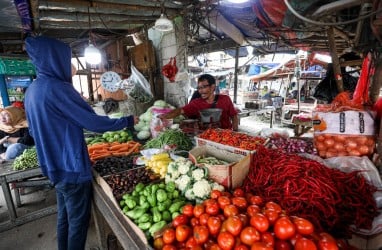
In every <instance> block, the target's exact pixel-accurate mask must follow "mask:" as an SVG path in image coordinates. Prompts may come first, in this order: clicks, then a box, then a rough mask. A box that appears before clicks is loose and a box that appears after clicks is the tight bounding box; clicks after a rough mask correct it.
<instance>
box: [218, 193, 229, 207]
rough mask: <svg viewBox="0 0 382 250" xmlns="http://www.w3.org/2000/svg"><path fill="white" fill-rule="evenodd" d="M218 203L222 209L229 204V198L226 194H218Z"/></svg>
mask: <svg viewBox="0 0 382 250" xmlns="http://www.w3.org/2000/svg"><path fill="white" fill-rule="evenodd" d="M218 204H219V207H220V208H221V209H224V208H225V207H226V206H227V205H229V204H231V199H230V198H229V197H227V196H220V197H219V198H218Z"/></svg>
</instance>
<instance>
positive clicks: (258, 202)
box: [249, 195, 263, 206]
mask: <svg viewBox="0 0 382 250" xmlns="http://www.w3.org/2000/svg"><path fill="white" fill-rule="evenodd" d="M249 203H250V204H252V205H258V206H261V205H262V204H263V198H261V197H260V196H258V195H253V196H251V197H250V198H249Z"/></svg>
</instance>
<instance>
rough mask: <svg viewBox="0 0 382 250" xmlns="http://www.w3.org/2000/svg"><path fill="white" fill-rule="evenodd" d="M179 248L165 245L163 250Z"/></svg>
mask: <svg viewBox="0 0 382 250" xmlns="http://www.w3.org/2000/svg"><path fill="white" fill-rule="evenodd" d="M176 249H177V248H176V247H175V246H174V245H164V246H163V248H162V250H176Z"/></svg>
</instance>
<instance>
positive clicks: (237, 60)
mask: <svg viewBox="0 0 382 250" xmlns="http://www.w3.org/2000/svg"><path fill="white" fill-rule="evenodd" d="M239 48H240V47H239V46H236V56H235V78H234V82H233V103H237V73H238V71H239V70H238V67H239Z"/></svg>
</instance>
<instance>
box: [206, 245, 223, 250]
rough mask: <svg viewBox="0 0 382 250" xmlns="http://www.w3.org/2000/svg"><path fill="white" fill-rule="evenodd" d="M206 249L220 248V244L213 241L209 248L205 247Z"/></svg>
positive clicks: (217, 249)
mask: <svg viewBox="0 0 382 250" xmlns="http://www.w3.org/2000/svg"><path fill="white" fill-rule="evenodd" d="M207 249H208V250H222V249H221V248H220V246H219V245H218V244H217V243H215V244H212V245H211V246H210V248H207Z"/></svg>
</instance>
